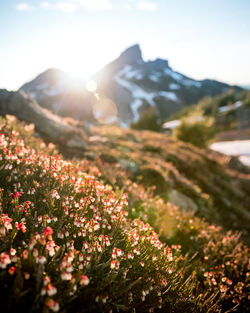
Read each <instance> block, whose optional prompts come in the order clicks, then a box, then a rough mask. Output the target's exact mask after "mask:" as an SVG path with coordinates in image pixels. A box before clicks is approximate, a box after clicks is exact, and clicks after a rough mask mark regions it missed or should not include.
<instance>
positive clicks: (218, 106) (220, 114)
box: [169, 90, 250, 141]
mask: <svg viewBox="0 0 250 313" xmlns="http://www.w3.org/2000/svg"><path fill="white" fill-rule="evenodd" d="M208 118H212V119H213V127H214V129H215V131H216V140H217V141H218V140H235V139H239V140H240V139H249V138H250V135H249V134H250V92H249V91H247V90H243V91H240V92H235V91H232V90H230V91H228V92H226V93H224V94H222V95H219V96H217V97H214V98H211V97H206V98H204V99H202V100H201V101H199V102H198V103H197V104H195V105H192V106H190V107H188V108H184V109H182V110H181V111H179V112H177V113H176V114H173V115H172V116H170V117H169V120H177V119H178V120H185V121H187V122H188V121H191V122H194V121H197V120H202V119H208Z"/></svg>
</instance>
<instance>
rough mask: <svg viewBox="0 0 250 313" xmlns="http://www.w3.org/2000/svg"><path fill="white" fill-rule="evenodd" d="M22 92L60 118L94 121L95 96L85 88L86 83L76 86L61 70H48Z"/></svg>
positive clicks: (28, 84) (25, 86) (25, 85)
mask: <svg viewBox="0 0 250 313" xmlns="http://www.w3.org/2000/svg"><path fill="white" fill-rule="evenodd" d="M20 90H22V91H24V92H26V93H29V94H30V96H31V97H32V98H33V99H35V100H36V101H37V102H38V103H39V104H40V106H42V107H43V108H46V109H49V110H51V111H52V112H54V113H56V114H57V115H60V116H64V117H66V116H70V117H73V118H75V119H78V120H85V121H86V120H93V116H92V105H93V101H94V97H93V94H91V93H90V92H88V91H87V90H86V88H85V82H84V81H83V82H79V83H77V84H75V82H74V81H72V79H70V77H69V76H68V75H67V74H66V73H64V72H62V71H60V70H59V69H48V70H46V71H45V72H43V73H41V74H40V75H38V76H37V77H36V78H35V79H33V80H32V81H31V82H29V83H26V84H24V85H23V86H22V87H21V88H20Z"/></svg>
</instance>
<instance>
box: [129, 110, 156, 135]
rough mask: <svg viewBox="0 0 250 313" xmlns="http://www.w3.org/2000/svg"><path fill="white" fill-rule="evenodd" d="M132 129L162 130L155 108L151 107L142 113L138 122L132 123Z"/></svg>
mask: <svg viewBox="0 0 250 313" xmlns="http://www.w3.org/2000/svg"><path fill="white" fill-rule="evenodd" d="M130 127H131V128H132V129H139V130H152V131H160V130H161V123H160V120H159V117H158V116H157V114H156V110H155V108H149V109H148V110H146V111H145V112H143V113H142V114H141V115H140V118H139V120H138V121H137V122H135V123H131V125H130Z"/></svg>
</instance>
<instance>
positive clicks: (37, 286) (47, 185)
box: [0, 119, 249, 312]
mask: <svg viewBox="0 0 250 313" xmlns="http://www.w3.org/2000/svg"><path fill="white" fill-rule="evenodd" d="M31 129H32V127H30V128H29V127H25V128H24V126H23V124H19V123H17V122H16V121H15V120H10V119H9V120H8V121H5V120H1V121H0V133H3V134H4V137H3V136H2V137H1V158H0V166H1V178H0V188H1V192H0V194H1V198H0V203H1V204H0V207H1V212H0V213H1V220H0V226H1V235H0V240H1V251H0V253H1V262H0V265H1V268H0V280H1V295H2V296H4V297H5V299H6V300H5V301H4V302H2V303H1V308H2V309H3V311H4V312H18V310H19V308H20V306H22V308H25V309H26V311H30V312H50V311H59V310H61V311H63V312H76V311H77V312H97V311H98V312H110V311H109V310H110V309H112V310H113V312H117V311H118V310H119V311H120V312H121V311H131V312H134V311H133V310H134V309H136V312H148V311H151V312H152V311H153V308H156V311H157V312H158V311H161V309H162V311H163V312H166V311H171V312H219V311H220V310H222V311H223V312H226V311H227V310H231V309H232V308H234V307H235V309H236V310H238V312H242V311H247V310H248V309H249V307H248V303H247V301H248V300H247V294H248V291H249V250H248V248H247V247H246V246H244V245H243V244H242V242H241V241H240V239H239V234H238V233H232V232H231V231H229V232H225V229H230V228H234V229H240V230H242V231H243V230H246V229H247V226H248V224H247V222H246V219H247V210H246V209H247V204H248V203H249V200H248V198H247V189H246V190H244V188H243V187H244V186H243V185H242V181H243V180H244V182H245V183H247V182H248V181H249V177H248V175H247V174H244V173H240V176H241V179H239V178H236V175H238V174H239V173H236V172H235V171H233V170H230V169H229V168H228V166H227V160H226V159H223V158H222V157H221V156H218V155H216V154H213V153H211V152H205V151H201V150H199V149H196V148H193V147H192V146H191V145H187V144H183V143H181V142H178V141H175V140H173V139H170V138H167V137H165V136H164V135H160V134H156V133H151V132H137V131H131V130H121V129H119V128H113V127H99V128H96V129H94V131H95V134H96V135H98V136H99V137H95V138H92V141H91V142H92V144H91V145H90V148H89V151H88V152H87V153H86V157H87V159H88V160H86V159H75V160H74V162H73V164H71V163H70V162H65V161H63V160H61V159H60V157H58V156H56V150H55V147H54V146H53V145H50V147H49V148H48V147H46V145H44V143H43V142H42V141H40V140H39V139H35V138H34V137H33V136H32V132H31ZM13 130H14V131H13ZM16 131H18V132H19V134H18V133H17V132H16ZM22 140H24V142H23V141H22ZM29 147H31V148H34V149H35V150H32V149H30V148H29ZM53 155H54V157H53ZM51 156H52V157H51ZM103 160H104V161H103ZM216 160H217V161H218V162H217V161H216ZM117 161H119V163H118V162H117ZM74 164H75V166H74ZM95 177H96V178H97V179H98V180H96V178H95ZM221 178H224V182H223V179H221ZM98 181H101V183H100V182H98ZM102 181H103V183H104V184H105V185H106V186H103V185H102ZM225 181H226V182H225ZM107 184H109V185H107ZM152 185H155V188H154V187H152ZM14 189H18V191H20V190H22V191H23V192H24V193H23V194H20V195H18V196H16V194H15V193H14V194H12V193H13V192H14ZM112 189H113V190H114V191H112ZM55 190H56V192H55ZM173 190H175V191H176V190H177V191H178V193H177V199H179V198H182V200H183V199H184V200H183V202H184V203H185V202H186V203H188V205H186V207H185V209H180V208H178V207H177V206H175V205H173V204H172V203H170V202H169V201H168V200H169V198H170V197H171V196H172V198H173V199H174V196H173V192H172V191H173ZM57 192H58V194H59V197H57ZM124 192H126V193H127V201H128V205H126V202H127V201H126V196H123V195H122V194H123V193H124ZM175 195H176V194H175ZM188 198H189V199H190V201H191V202H188V201H187V199H188ZM27 201H30V202H31V203H29V202H27ZM226 204H227V205H228V206H227V207H225V205H226ZM27 205H28V206H29V207H28V206H27ZM189 206H190V207H192V210H191V211H190V209H189ZM121 209H122V210H124V209H125V210H126V211H127V212H128V217H127V218H126V217H125V216H124V214H123V213H122V212H123V211H122V210H121ZM229 213H230V214H229ZM4 214H8V216H6V215H4ZM223 215H224V219H223ZM225 215H226V216H227V217H228V219H229V220H230V222H231V225H230V223H229V222H227V221H225ZM41 216H42V217H41ZM199 216H204V217H205V219H206V220H207V221H212V222H215V223H216V224H218V225H221V226H222V227H218V226H215V225H211V224H209V223H208V222H206V221H205V220H204V219H201V218H200V217H199ZM138 217H140V218H141V219H142V220H144V221H145V222H149V223H150V224H151V226H153V228H154V229H155V230H156V231H157V232H159V233H160V234H161V239H162V241H163V242H165V243H164V244H162V243H160V242H159V241H158V239H157V235H156V233H154V231H153V229H151V228H150V226H149V225H146V224H144V223H142V222H140V221H139V220H138V219H137V218H138ZM8 218H10V219H11V220H9V222H10V223H11V225H12V226H11V227H12V229H10V227H9V224H8ZM48 218H49V219H50V220H51V221H50V222H48ZM79 221H81V222H79ZM14 222H18V224H17V225H16V224H14ZM22 222H23V223H24V224H21V223H22ZM96 222H97V223H96ZM92 223H93V225H92ZM98 223H99V226H101V227H100V228H99V227H96V230H95V231H94V232H93V229H92V231H90V226H91V225H92V226H91V227H94V224H95V225H96V226H98V225H97V224H98ZM23 226H25V228H26V231H23V230H25V229H24V227H23ZM79 227H80V228H81V229H79ZM82 227H83V229H82ZM84 229H85V231H87V236H86V237H83V235H82V232H83V231H84ZM79 231H80V233H79ZM67 232H68V235H66V236H65V234H66V233H67ZM94 235H96V236H97V237H95V236H94ZM104 235H105V236H107V237H103V236H104ZM245 235H246V234H245ZM98 236H101V237H99V238H100V239H99V241H100V247H99V246H98V242H97V238H98ZM131 236H132V237H131ZM133 237H134V238H137V239H138V244H136V245H135V246H134V243H133V241H132V242H131V241H130V239H129V238H133ZM104 238H108V239H109V241H110V245H107V244H106V245H105V243H102V240H103V239H104ZM245 238H246V236H245ZM108 239H105V240H108ZM86 244H87V246H88V248H84V249H82V246H84V247H85V246H86ZM166 244H168V247H167V246H166ZM180 245H181V246H180ZM170 246H171V248H169V247H170ZM117 248H118V249H120V250H121V251H122V252H119V253H118V252H117ZM11 249H15V252H14V251H13V250H11ZM99 249H100V251H99ZM180 253H182V254H183V255H184V257H182V256H181V255H180ZM186 253H187V254H186ZM132 255H133V256H132ZM43 257H44V259H45V263H44V262H43V260H44V259H43ZM8 258H10V260H11V263H10V264H9V262H8V260H9V259H8ZM112 260H113V261H112ZM142 262H143V263H142ZM113 266H114V268H113ZM71 268H72V269H73V271H72V272H71ZM65 273H66V274H67V273H68V274H67V275H66V278H65ZM54 288H56V292H55V289H54ZM54 292H55V293H54ZM58 302H59V303H60V308H59V307H58V305H57V303H58Z"/></svg>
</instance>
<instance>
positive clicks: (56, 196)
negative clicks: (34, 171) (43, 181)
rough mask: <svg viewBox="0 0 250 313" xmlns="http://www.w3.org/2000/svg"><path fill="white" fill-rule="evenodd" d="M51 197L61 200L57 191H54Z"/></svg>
mask: <svg viewBox="0 0 250 313" xmlns="http://www.w3.org/2000/svg"><path fill="white" fill-rule="evenodd" d="M51 196H52V198H56V199H60V196H59V194H58V192H57V191H56V190H53V192H52V195H51Z"/></svg>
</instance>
